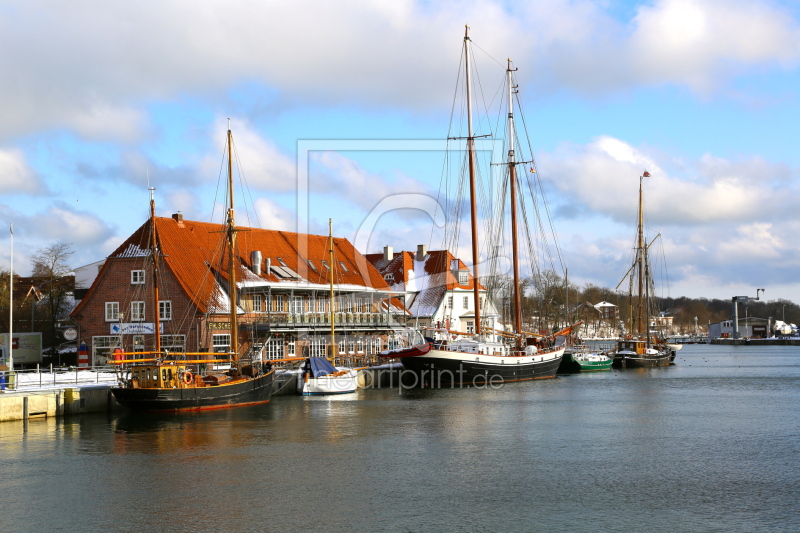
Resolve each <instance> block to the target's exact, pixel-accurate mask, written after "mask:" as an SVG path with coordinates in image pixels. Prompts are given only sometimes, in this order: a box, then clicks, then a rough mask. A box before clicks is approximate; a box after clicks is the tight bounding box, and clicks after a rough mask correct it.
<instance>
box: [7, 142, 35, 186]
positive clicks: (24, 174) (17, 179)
mask: <svg viewBox="0 0 800 533" xmlns="http://www.w3.org/2000/svg"><path fill="white" fill-rule="evenodd" d="M0 176H2V179H0V192H2V193H37V192H41V191H42V189H43V186H42V182H41V180H40V179H39V176H37V175H36V172H34V171H33V170H32V169H31V168H30V167H29V166H28V163H27V161H26V158H25V154H24V153H23V151H22V150H19V149H15V148H12V149H7V150H0Z"/></svg>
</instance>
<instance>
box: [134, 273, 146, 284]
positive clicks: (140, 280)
mask: <svg viewBox="0 0 800 533" xmlns="http://www.w3.org/2000/svg"><path fill="white" fill-rule="evenodd" d="M144 277H145V273H144V270H131V285H144Z"/></svg>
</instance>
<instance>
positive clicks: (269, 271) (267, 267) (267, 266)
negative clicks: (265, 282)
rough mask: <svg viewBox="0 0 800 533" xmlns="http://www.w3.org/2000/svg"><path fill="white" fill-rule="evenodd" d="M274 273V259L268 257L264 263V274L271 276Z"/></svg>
mask: <svg viewBox="0 0 800 533" xmlns="http://www.w3.org/2000/svg"><path fill="white" fill-rule="evenodd" d="M270 274H272V259H270V258H269V257H267V261H266V264H265V265H264V275H265V276H269V275H270Z"/></svg>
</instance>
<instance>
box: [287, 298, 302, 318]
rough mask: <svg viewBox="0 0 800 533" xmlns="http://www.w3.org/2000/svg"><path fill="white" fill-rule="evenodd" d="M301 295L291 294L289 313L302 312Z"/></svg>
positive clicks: (296, 313) (298, 313)
mask: <svg viewBox="0 0 800 533" xmlns="http://www.w3.org/2000/svg"><path fill="white" fill-rule="evenodd" d="M303 303H304V302H303V297H302V296H292V299H291V300H289V304H290V305H289V313H290V314H292V315H300V314H302V313H303V307H304V305H303Z"/></svg>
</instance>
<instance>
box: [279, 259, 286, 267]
mask: <svg viewBox="0 0 800 533" xmlns="http://www.w3.org/2000/svg"><path fill="white" fill-rule="evenodd" d="M278 263H280V264H281V266H282V267H285V266H286V263H285V262H284V261H283V258H282V257H278Z"/></svg>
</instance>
